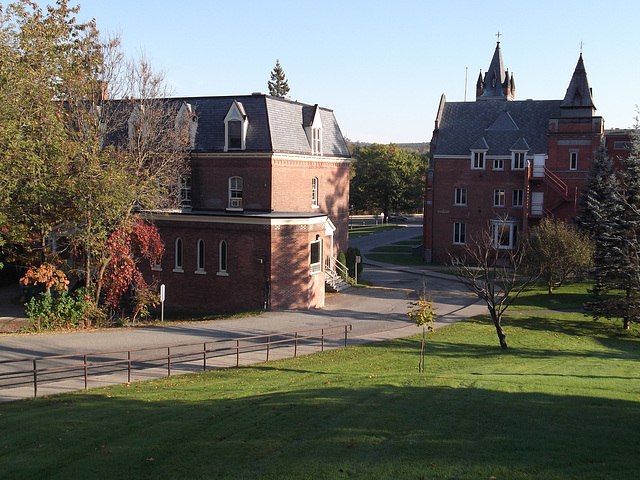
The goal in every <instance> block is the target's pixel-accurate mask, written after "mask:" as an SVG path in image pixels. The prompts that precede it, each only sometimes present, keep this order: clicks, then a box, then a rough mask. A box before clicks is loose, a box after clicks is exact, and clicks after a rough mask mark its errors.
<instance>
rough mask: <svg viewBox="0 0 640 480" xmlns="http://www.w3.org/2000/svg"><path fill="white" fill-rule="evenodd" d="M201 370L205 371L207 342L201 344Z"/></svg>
mask: <svg viewBox="0 0 640 480" xmlns="http://www.w3.org/2000/svg"><path fill="white" fill-rule="evenodd" d="M202 371H203V372H206V371H207V342H204V343H203V344H202Z"/></svg>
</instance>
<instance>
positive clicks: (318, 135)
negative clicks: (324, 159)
mask: <svg viewBox="0 0 640 480" xmlns="http://www.w3.org/2000/svg"><path fill="white" fill-rule="evenodd" d="M311 153H312V155H322V126H320V127H311Z"/></svg>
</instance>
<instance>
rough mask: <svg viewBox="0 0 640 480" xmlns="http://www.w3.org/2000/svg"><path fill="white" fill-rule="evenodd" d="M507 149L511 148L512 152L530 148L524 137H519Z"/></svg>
mask: <svg viewBox="0 0 640 480" xmlns="http://www.w3.org/2000/svg"><path fill="white" fill-rule="evenodd" d="M509 150H511V151H512V152H528V151H529V150H531V147H530V146H529V144H528V143H527V141H526V140H525V139H524V138H519V139H518V140H517V141H516V143H514V144H513V145H511V148H510V149H509Z"/></svg>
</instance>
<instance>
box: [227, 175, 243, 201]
mask: <svg viewBox="0 0 640 480" xmlns="http://www.w3.org/2000/svg"><path fill="white" fill-rule="evenodd" d="M243 188H244V185H243V181H242V177H231V178H229V208H242V191H243Z"/></svg>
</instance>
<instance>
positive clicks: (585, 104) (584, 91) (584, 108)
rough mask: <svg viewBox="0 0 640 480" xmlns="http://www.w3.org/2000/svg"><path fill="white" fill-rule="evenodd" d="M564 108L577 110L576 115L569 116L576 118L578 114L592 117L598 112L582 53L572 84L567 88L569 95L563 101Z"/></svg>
mask: <svg viewBox="0 0 640 480" xmlns="http://www.w3.org/2000/svg"><path fill="white" fill-rule="evenodd" d="M562 108H563V109H565V110H566V109H573V110H576V112H575V114H569V116H576V114H577V115H579V116H586V115H588V116H592V115H593V113H594V111H595V110H596V106H595V105H594V103H593V96H592V93H591V88H590V87H589V80H588V79H587V70H586V69H585V68H584V61H583V60H582V53H581V54H580V58H578V63H577V65H576V69H575V70H574V72H573V76H572V77H571V82H569V88H567V93H566V94H565V96H564V100H563V101H562ZM589 112H590V113H589Z"/></svg>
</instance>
